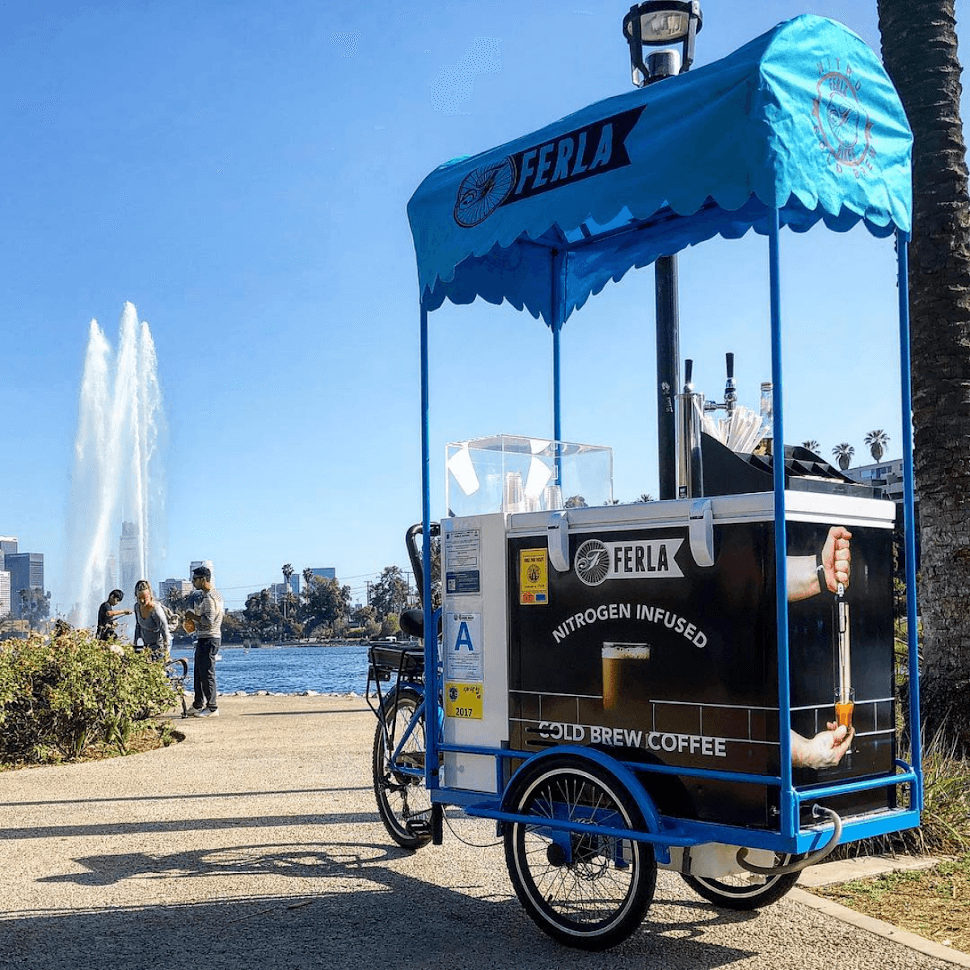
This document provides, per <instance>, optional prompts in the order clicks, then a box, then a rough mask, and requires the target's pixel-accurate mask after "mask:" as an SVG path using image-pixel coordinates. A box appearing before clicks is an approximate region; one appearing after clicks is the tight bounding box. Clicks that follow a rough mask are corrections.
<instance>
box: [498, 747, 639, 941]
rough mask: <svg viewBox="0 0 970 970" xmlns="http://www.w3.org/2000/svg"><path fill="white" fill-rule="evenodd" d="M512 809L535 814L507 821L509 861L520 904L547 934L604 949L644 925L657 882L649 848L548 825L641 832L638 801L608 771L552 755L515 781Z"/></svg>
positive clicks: (619, 839) (509, 868) (524, 813)
mask: <svg viewBox="0 0 970 970" xmlns="http://www.w3.org/2000/svg"><path fill="white" fill-rule="evenodd" d="M512 810H513V811H515V812H516V813H518V814H521V815H527V816H532V817H534V818H535V821H529V822H512V823H510V824H509V825H507V826H506V829H505V861H506V865H507V866H508V870H509V877H510V878H511V880H512V885H513V886H514V887H515V894H516V896H518V897H519V902H521V903H522V905H523V906H524V907H525V910H526V912H527V913H528V914H529V916H530V917H531V918H532V919H533V921H534V922H535V923H536V925H537V926H539V928H540V929H541V930H542V931H543V932H545V933H547V934H548V935H549V936H551V937H552V938H553V939H554V940H557V941H558V942H560V943H564V944H566V945H567V946H573V947H577V948H579V949H583V950H605V949H607V948H609V947H611V946H614V945H616V944H617V943H619V942H621V941H622V940H625V939H626V938H627V937H628V936H629V935H630V934H631V933H632V932H633V931H634V930H635V929H636V928H637V927H638V926H639V925H640V923H642V922H643V917H644V915H645V914H646V911H647V908H648V907H649V906H650V902H651V900H652V899H653V891H654V887H655V886H656V882H657V863H656V860H655V858H654V852H653V848H652V846H650V845H649V844H647V843H645V842H636V841H634V840H633V839H624V838H618V837H616V836H610V835H597V834H595V833H578V832H564V831H562V830H555V829H551V828H549V827H548V826H546V825H544V824H543V820H545V819H557V820H561V821H572V822H581V823H584V824H587V825H601V826H604V827H608V828H613V829H629V830H631V831H633V830H640V831H644V830H645V823H644V820H643V816H642V814H641V813H640V810H639V809H638V808H637V806H636V803H635V802H634V801H633V798H632V797H631V796H630V793H629V792H628V791H627V790H626V789H625V788H624V787H623V786H622V785H621V784H620V783H619V782H618V781H617V780H616V779H615V778H614V777H613V776H612V775H611V774H610V772H608V771H606V770H605V769H603V768H601V767H599V766H598V765H596V764H577V763H576V761H575V760H573V759H570V758H565V757H563V758H556V757H552V758H549V759H547V760H546V761H544V762H543V763H542V764H541V765H540V766H539V767H538V768H537V770H536V771H535V772H534V773H533V774H531V775H529V776H527V777H526V778H525V780H524V781H523V782H522V784H521V785H518V786H517V791H516V792H515V793H514V795H513V806H512Z"/></svg>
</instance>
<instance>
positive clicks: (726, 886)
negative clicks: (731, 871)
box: [681, 852, 802, 910]
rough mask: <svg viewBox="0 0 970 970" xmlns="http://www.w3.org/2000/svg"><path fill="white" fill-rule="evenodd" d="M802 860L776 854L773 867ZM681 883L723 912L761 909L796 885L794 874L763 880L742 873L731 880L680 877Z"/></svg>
mask: <svg viewBox="0 0 970 970" xmlns="http://www.w3.org/2000/svg"><path fill="white" fill-rule="evenodd" d="M801 858H802V856H798V855H785V854H784V853H782V852H776V853H775V865H778V866H787V865H789V864H790V863H792V862H797V861H798V860H799V859H801ZM681 875H682V876H683V877H684V882H686V883H687V885H688V886H690V888H691V889H693V890H694V892H695V893H697V894H698V895H699V896H703V897H704V898H705V899H706V900H708V902H711V903H714V905H715V906H722V907H724V908H725V909H742V910H752V909H760V908H761V907H762V906H769V905H770V904H771V903H775V902H777V901H778V900H779V899H781V897H782V896H784V895H785V893H787V892H788V890H789V889H791V888H792V886H794V885H795V883H796V882H798V876H799V875H800V873H797V872H786V873H783V874H781V875H778V876H762V875H758V874H757V873H754V872H742V873H738V874H737V875H733V876H720V877H718V878H716V879H715V878H713V877H711V876H689V875H687V873H683V872H682V873H681Z"/></svg>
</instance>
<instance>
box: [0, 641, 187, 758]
mask: <svg viewBox="0 0 970 970" xmlns="http://www.w3.org/2000/svg"><path fill="white" fill-rule="evenodd" d="M174 702H175V690H174V688H173V686H172V684H171V682H170V681H169V679H168V677H166V675H165V670H164V668H163V666H162V665H161V664H160V663H157V662H155V661H152V660H151V659H149V657H148V655H147V653H135V652H134V651H133V650H132V649H131V647H129V646H124V647H123V652H122V653H121V654H120V655H119V654H116V653H113V652H112V651H111V650H109V649H108V648H107V646H106V645H105V644H104V643H103V642H102V641H99V640H96V639H95V638H94V637H93V636H92V635H91V634H90V633H88V632H87V631H84V630H70V631H68V632H65V633H63V634H61V635H58V636H55V637H45V636H41V635H40V634H31V635H30V636H29V637H28V638H27V639H26V640H5V641H4V642H3V643H2V644H0V762H2V763H5V764H23V763H27V764H37V763H42V762H44V761H48V760H51V756H52V755H53V754H56V755H59V756H60V757H63V758H68V759H73V758H78V757H80V755H81V753H82V752H83V751H84V749H85V748H86V747H87V746H88V745H89V744H96V743H105V744H109V745H110V744H114V745H116V746H117V747H118V749H119V751H121V752H124V751H125V749H126V745H127V743H128V740H129V737H130V735H131V730H132V726H133V725H134V724H135V722H136V721H138V720H142V719H144V718H147V717H152V716H154V715H156V714H159V713H161V712H162V711H165V710H168V709H170V708H171V707H172V705H173V703H174Z"/></svg>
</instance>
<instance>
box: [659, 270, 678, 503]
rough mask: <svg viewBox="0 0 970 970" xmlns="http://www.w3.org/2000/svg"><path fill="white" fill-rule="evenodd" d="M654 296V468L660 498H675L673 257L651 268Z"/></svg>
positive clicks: (674, 292) (676, 387)
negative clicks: (655, 381) (655, 341)
mask: <svg viewBox="0 0 970 970" xmlns="http://www.w3.org/2000/svg"><path fill="white" fill-rule="evenodd" d="M654 278H655V287H656V293H657V466H658V474H659V479H660V482H659V485H660V498H661V500H664V499H672V498H676V497H677V414H676V407H675V395H676V394H677V392H678V391H679V390H680V305H679V302H678V299H677V257H676V256H661V257H660V258H659V259H658V260H657V262H656V263H655V264H654Z"/></svg>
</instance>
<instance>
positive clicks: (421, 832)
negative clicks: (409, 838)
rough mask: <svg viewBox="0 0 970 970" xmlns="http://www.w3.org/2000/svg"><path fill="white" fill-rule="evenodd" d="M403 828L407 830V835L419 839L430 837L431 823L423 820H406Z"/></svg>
mask: <svg viewBox="0 0 970 970" xmlns="http://www.w3.org/2000/svg"><path fill="white" fill-rule="evenodd" d="M404 827H405V828H406V829H407V831H408V834H409V835H415V836H419V837H421V838H424V837H425V836H430V835H431V822H430V821H428V820H427V819H424V818H413V819H408V821H407V822H405V824H404Z"/></svg>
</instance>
